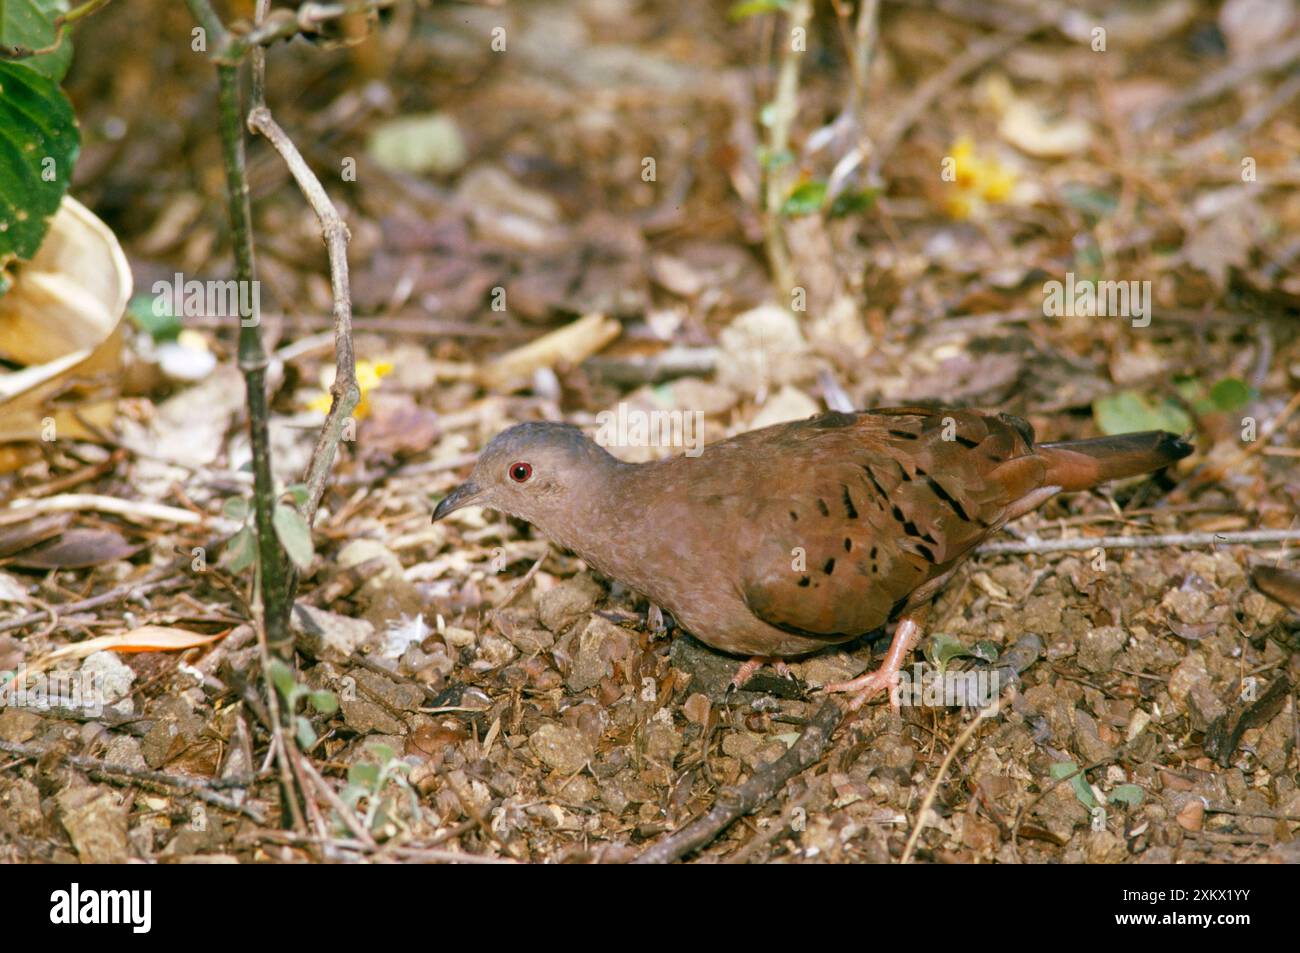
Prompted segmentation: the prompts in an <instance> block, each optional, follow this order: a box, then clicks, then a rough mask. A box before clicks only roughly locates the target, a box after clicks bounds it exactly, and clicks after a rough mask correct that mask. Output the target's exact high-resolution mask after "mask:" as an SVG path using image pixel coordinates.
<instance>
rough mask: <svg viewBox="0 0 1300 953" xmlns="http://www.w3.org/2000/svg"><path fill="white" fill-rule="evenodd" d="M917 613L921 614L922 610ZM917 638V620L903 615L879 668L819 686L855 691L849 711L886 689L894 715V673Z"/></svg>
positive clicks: (897, 705) (896, 707)
mask: <svg viewBox="0 0 1300 953" xmlns="http://www.w3.org/2000/svg"><path fill="white" fill-rule="evenodd" d="M921 614H922V615H923V614H924V610H922V613H921ZM919 641H921V623H920V621H919V619H918V618H915V617H913V616H904V617H903V618H902V619H900V620H899V621H898V628H896V629H895V630H894V640H893V641H892V642H890V643H889V651H888V652H886V653H885V662H884V664H883V665H881V666H880V668H878V669H876V670H875V671H874V672H868V673H867V674H865V675H859V676H858V677H857V678H854V679H850V680H849V681H847V682H832V683H830V684H829V685H825V686H823V690H824V691H828V692H855V693H856V694H855V695H854V696H853V697H852V698H851V699H849V711H857V710H858V709H859V708H861V707H862V706H863V705H865V704H866V703H867V702H868V701H869V700H870V699H871V696H873V695H875V694H876V693H877V692H879V691H881V690H882V689H883V690H887V691H888V692H889V707H890V708H892V709H894V714H898V713H899V712H900V710H901V704H900V700H899V694H898V692H897V691H895V688H896V687H897V686H898V682H899V674H898V673H899V672H900V671H902V669H903V662H904V660H906V659H907V657H908V656H909V655H910V654H911V653H912V649H914V648H916V643H917V642H919Z"/></svg>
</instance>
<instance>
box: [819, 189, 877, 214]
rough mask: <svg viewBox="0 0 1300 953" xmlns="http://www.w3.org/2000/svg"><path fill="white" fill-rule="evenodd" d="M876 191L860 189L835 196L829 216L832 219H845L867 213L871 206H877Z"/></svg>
mask: <svg viewBox="0 0 1300 953" xmlns="http://www.w3.org/2000/svg"><path fill="white" fill-rule="evenodd" d="M876 195H877V190H876V189H858V190H856V191H851V192H841V193H840V194H839V195H837V196H835V200H834V201H832V202H831V208H830V212H828V213H827V214H828V215H830V217H831V218H844V217H845V216H846V215H854V214H856V213H857V212H865V211H866V210H867V209H869V208H871V206H873V205H875V204H876Z"/></svg>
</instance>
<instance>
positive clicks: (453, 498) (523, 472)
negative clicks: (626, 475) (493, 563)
mask: <svg viewBox="0 0 1300 953" xmlns="http://www.w3.org/2000/svg"><path fill="white" fill-rule="evenodd" d="M616 465H617V462H616V461H615V460H614V458H613V457H611V456H610V455H609V454H608V453H606V452H605V450H604V449H602V448H601V447H599V446H597V445H596V444H595V443H594V442H592V441H591V440H590V439H588V438H587V436H586V435H585V434H583V432H582V431H581V430H579V429H578V428H577V427H574V426H573V425H571V424H557V423H547V422H536V423H524V424H516V425H515V426H513V427H511V428H510V429H509V430H504V431H502V432H501V433H499V434H497V435H496V436H495V437H493V438H492V440H491V441H490V442H489V443H488V445H487V446H486V447H484V448H483V451H482V452H481V453H480V454H479V456H478V462H477V463H475V464H474V470H473V472H471V473H470V475H469V479H468V480H466V481H465V482H464V483H462V484H461V485H460V486H458V487H456V489H454V490H452V491H451V492H450V493H449V494H447V496H446V497H445V498H444V499H443V500H442V501H441V502H439V503H438V506H437V508H436V509H434V511H433V518H434V520H435V521H436V520H440V519H442V518H443V517H444V516H446V515H447V514H448V513H451V512H454V511H455V510H458V509H460V508H461V507H462V506H486V507H490V508H492V509H495V510H501V511H502V512H504V513H509V514H510V515H511V516H516V517H519V518H520V519H525V520H527V521H528V522H530V523H534V524H536V525H538V526H539V527H540V528H542V529H547V528H548V526H549V525H552V524H553V523H554V517H555V516H557V515H559V516H562V515H563V514H564V513H565V512H566V509H567V508H569V507H570V506H571V504H572V502H573V501H574V498H575V497H576V496H577V495H578V494H581V493H584V492H590V490H591V484H592V481H593V480H595V479H598V478H599V476H600V473H601V471H602V470H603V469H604V468H606V467H610V466H616ZM548 517H550V518H548Z"/></svg>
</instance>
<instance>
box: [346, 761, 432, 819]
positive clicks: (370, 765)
mask: <svg viewBox="0 0 1300 953" xmlns="http://www.w3.org/2000/svg"><path fill="white" fill-rule="evenodd" d="M364 754H365V755H366V756H367V757H368V759H372V760H365V761H358V762H356V763H355V764H353V765H352V766H351V767H350V768H348V783H347V786H346V787H344V788H343V792H342V797H343V803H344V804H346V805H348V807H351V808H353V809H354V810H360V809H361V807H362V804H363V802H364V813H363V814H362V821H363V822H364V823H365V825H366V829H367V830H369V831H371V832H372V833H375V834H380V833H387V834H390V835H391V834H392V833H395V832H396V829H397V828H398V827H405V826H406V824H405V823H404V822H403V820H402V818H401V814H400V812H399V811H398V806H399V804H400V802H401V801H402V800H403V799H405V801H406V802H407V807H408V808H409V814H410V816H411V817H414V818H419V817H420V797H419V795H418V794H417V793H416V791H415V788H413V787H411V782H410V780H409V779H408V778H407V777H406V775H407V773H408V772H409V771H410V770H411V766H410V765H409V764H407V763H406V762H405V761H403V760H401V759H400V758H398V757H397V752H396V751H394V750H393V749H392V748H391V747H389V746H388V745H386V744H382V743H380V742H372V743H371V744H370V745H369V746H368V747H367V748H366V750H365V752H364Z"/></svg>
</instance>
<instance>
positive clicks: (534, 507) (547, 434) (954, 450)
mask: <svg viewBox="0 0 1300 953" xmlns="http://www.w3.org/2000/svg"><path fill="white" fill-rule="evenodd" d="M1191 450H1192V448H1191V447H1190V446H1189V445H1188V444H1187V443H1186V442H1184V441H1183V440H1181V439H1179V438H1178V437H1176V436H1174V435H1173V434H1170V433H1166V432H1164V431H1149V432H1145V433H1133V434H1125V435H1122V436H1115V437H1102V438H1099V439H1094V440H1077V441H1069V442H1064V443H1048V444H1035V443H1034V433H1033V429H1032V428H1031V427H1030V426H1029V424H1028V423H1026V422H1025V421H1023V420H1021V419H1019V418H1017V417H1013V416H1010V415H1008V414H997V415H996V416H995V415H989V414H984V413H980V412H977V411H971V410H930V409H925V408H918V407H901V408H887V409H879V410H867V411H862V412H858V413H848V414H846V413H827V414H822V415H820V416H816V417H812V418H809V419H807V420H802V421H798V422H795V423H786V424H778V425H776V426H772V427H765V428H763V429H761V430H754V431H750V432H749V433H744V434H741V435H739V436H736V437H732V438H730V439H728V440H723V441H721V442H718V443H714V444H710V445H708V446H707V447H705V448H704V451H703V453H702V454H700V455H698V456H695V457H691V456H679V457H673V458H670V459H666V460H660V461H656V462H651V463H641V464H631V463H623V462H621V461H619V460H617V459H616V458H615V457H613V456H612V455H610V454H609V453H608V452H607V451H606V450H605V449H604V448H602V447H600V446H598V445H597V444H596V443H594V442H593V441H592V440H590V439H588V438H587V437H586V436H585V435H584V434H583V433H582V431H580V430H579V429H577V428H576V427H573V426H570V425H566V424H556V423H524V424H518V425H516V426H514V427H511V428H510V429H508V430H506V431H504V432H503V433H501V434H499V435H498V436H497V437H495V438H494V439H493V440H492V441H491V442H490V443H488V445H487V446H486V447H485V448H484V450H483V452H482V453H481V454H480V455H479V458H478V461H477V463H476V464H475V466H474V470H473V472H472V473H471V474H470V477H469V479H468V480H466V481H465V482H464V483H462V484H461V485H460V486H458V487H457V488H456V489H455V490H453V491H452V492H451V493H450V494H449V495H448V496H447V497H446V498H444V499H443V500H442V501H441V502H440V503H439V504H438V506H437V508H436V510H435V511H434V514H433V518H434V519H435V520H437V519H440V518H442V517H444V516H446V515H447V514H448V513H451V512H452V511H453V510H456V509H459V508H460V507H462V506H467V505H471V504H476V505H480V506H486V507H491V508H493V509H497V510H501V511H504V512H506V513H509V514H510V515H512V516H516V517H519V518H521V519H524V520H527V521H528V522H530V523H532V524H533V525H535V526H536V527H537V528H538V529H540V530H541V531H542V532H543V533H544V534H546V535H547V536H548V537H550V538H551V539H552V540H554V541H555V542H557V543H559V544H560V545H562V546H565V547H567V548H568V549H570V550H572V551H573V552H574V553H576V554H578V555H579V556H581V557H582V558H583V559H584V560H586V561H587V562H588V563H589V564H590V565H591V566H593V567H594V568H596V569H597V570H598V571H600V572H601V573H603V574H604V575H606V576H608V577H610V578H611V579H615V580H618V581H619V582H622V583H623V584H625V585H627V586H629V587H631V588H633V589H635V590H638V591H639V592H641V593H643V594H644V595H645V596H646V597H647V598H648V599H650V600H651V601H652V602H654V603H656V604H658V605H659V606H661V607H663V608H665V609H668V610H669V611H671V612H672V614H673V616H674V617H675V618H676V620H677V622H678V623H679V624H680V625H681V626H682V627H684V628H685V629H686V630H687V631H689V632H690V633H691V634H693V635H694V636H696V637H697V638H698V639H700V640H701V641H702V642H704V643H706V644H708V645H710V646H712V647H713V648H715V649H720V650H722V651H724V652H730V653H734V654H737V655H742V656H751V659H750V662H749V663H747V664H746V666H744V667H743V668H742V673H743V674H742V675H740V676H738V677H739V679H740V680H741V681H743V679H744V678H746V677H748V675H749V673H751V672H752V671H753V670H754V668H756V667H757V665H759V664H761V663H762V662H763V661H767V660H777V659H781V658H786V657H791V656H800V655H806V654H808V653H811V652H815V651H817V650H818V649H822V648H825V647H826V646H828V645H833V644H836V643H840V642H847V641H849V640H851V639H855V638H857V637H859V636H861V635H864V634H867V633H869V632H872V631H874V630H876V629H878V628H880V627H881V626H884V625H886V624H887V623H890V622H896V623H897V628H896V630H895V633H894V638H893V641H892V643H891V645H890V647H889V651H888V654H887V655H886V658H885V662H884V664H883V665H882V666H881V668H880V669H879V670H877V671H875V672H872V673H870V674H867V675H863V676H860V677H859V678H856V679H853V680H852V681H848V682H843V683H838V684H834V685H829V686H827V689H828V690H830V691H847V692H853V693H855V694H854V698H853V699H852V702H851V705H852V707H853V708H857V707H859V706H860V705H861V704H862V703H863V702H864V701H866V700H867V699H868V698H869V697H870V696H871V695H873V694H874V693H876V692H878V691H880V690H882V689H887V688H890V687H891V686H892V685H894V684H896V683H897V678H898V672H899V670H900V669H901V667H902V665H903V663H904V661H905V660H906V659H907V656H908V654H909V653H910V652H911V650H912V649H913V648H914V647H915V646H916V643H917V641H918V640H919V638H920V635H921V625H922V624H923V622H924V617H925V613H926V611H927V609H928V607H929V604H930V601H931V599H932V598H933V597H934V595H935V594H936V593H937V592H938V591H939V589H940V588H941V587H942V586H943V585H944V583H945V582H947V581H948V578H949V577H950V576H951V575H952V574H953V572H954V571H955V570H956V568H957V567H958V565H959V564H960V563H961V561H962V560H963V559H964V558H965V557H966V556H967V555H969V554H970V552H971V551H972V550H973V549H974V548H975V547H976V546H978V545H979V544H980V543H981V542H983V541H984V540H985V539H986V538H987V537H988V536H990V535H991V534H993V533H996V532H997V531H998V530H999V529H1001V528H1002V526H1003V525H1004V524H1006V523H1007V522H1008V521H1010V520H1013V519H1016V518H1017V517H1019V516H1022V515H1024V514H1025V513H1028V512H1029V511H1030V510H1032V509H1035V508H1036V507H1038V506H1041V505H1042V504H1043V503H1044V502H1046V501H1047V500H1048V499H1050V498H1051V497H1053V496H1055V495H1056V494H1057V493H1060V492H1062V491H1070V490H1086V489H1088V488H1090V487H1093V486H1096V485H1097V484H1099V483H1102V482H1105V481H1107V480H1114V479H1118V478H1121V477H1128V476H1135V475H1137V474H1141V473H1146V472H1148V471H1150V470H1157V469H1160V468H1161V467H1165V466H1168V465H1169V464H1171V463H1173V462H1175V461H1176V460H1179V459H1181V458H1182V457H1185V456H1186V455H1187V454H1189V453H1191Z"/></svg>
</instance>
